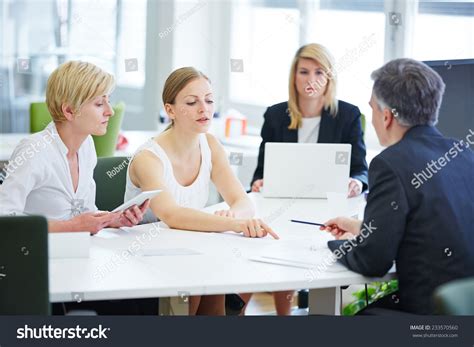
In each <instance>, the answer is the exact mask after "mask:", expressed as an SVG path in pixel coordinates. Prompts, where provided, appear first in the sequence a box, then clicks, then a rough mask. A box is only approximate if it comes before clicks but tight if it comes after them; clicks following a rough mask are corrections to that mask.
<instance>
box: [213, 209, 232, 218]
mask: <svg viewBox="0 0 474 347" xmlns="http://www.w3.org/2000/svg"><path fill="white" fill-rule="evenodd" d="M214 214H215V215H216V216H221V217H229V218H235V213H234V212H233V211H231V210H219V211H215V212H214Z"/></svg>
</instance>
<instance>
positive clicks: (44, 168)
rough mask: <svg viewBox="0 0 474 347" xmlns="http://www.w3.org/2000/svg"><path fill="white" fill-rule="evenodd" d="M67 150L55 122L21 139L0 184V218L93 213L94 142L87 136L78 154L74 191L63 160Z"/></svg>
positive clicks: (64, 217) (47, 216)
mask: <svg viewBox="0 0 474 347" xmlns="http://www.w3.org/2000/svg"><path fill="white" fill-rule="evenodd" d="M67 152H68V149H67V147H66V145H65V144H64V143H63V141H62V140H61V138H60V136H59V134H58V131H57V129H56V126H55V124H54V122H51V123H49V125H48V126H47V127H46V128H45V129H44V130H43V131H40V132H38V133H35V134H32V135H30V136H28V137H27V138H25V139H23V140H22V141H21V142H20V144H18V146H17V147H16V148H15V150H14V152H13V154H12V157H11V159H10V161H9V163H8V165H7V167H6V175H5V176H6V177H5V180H4V182H3V184H2V185H0V215H7V214H8V215H15V214H27V215H30V214H34V215H43V216H45V217H46V218H48V219H53V220H67V219H70V218H72V217H74V216H76V215H78V214H81V213H83V212H86V211H91V212H94V211H96V210H97V207H96V206H95V182H94V177H93V173H94V168H95V165H96V164H97V156H96V152H95V147H94V142H93V140H92V137H91V136H88V137H87V138H86V139H85V140H84V142H83V143H82V145H81V147H80V148H79V151H78V161H79V182H78V186H77V191H76V192H74V188H73V183H72V178H71V172H70V170H69V164H68V161H67V158H66V154H67Z"/></svg>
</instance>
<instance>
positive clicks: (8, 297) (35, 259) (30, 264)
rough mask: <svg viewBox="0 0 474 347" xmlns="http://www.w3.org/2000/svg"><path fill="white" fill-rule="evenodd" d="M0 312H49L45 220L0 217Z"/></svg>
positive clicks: (9, 313)
mask: <svg viewBox="0 0 474 347" xmlns="http://www.w3.org/2000/svg"><path fill="white" fill-rule="evenodd" d="M0 240H1V241H0V315H49V314H50V312H51V308H50V303H49V285H48V222H47V221H46V219H45V218H44V217H41V216H8V217H6V216H2V217H0Z"/></svg>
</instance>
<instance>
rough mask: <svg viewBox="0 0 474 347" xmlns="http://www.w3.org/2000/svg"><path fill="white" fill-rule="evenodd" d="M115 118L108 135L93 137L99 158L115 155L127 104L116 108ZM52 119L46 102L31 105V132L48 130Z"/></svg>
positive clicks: (108, 126) (112, 119) (120, 104)
mask: <svg viewBox="0 0 474 347" xmlns="http://www.w3.org/2000/svg"><path fill="white" fill-rule="evenodd" d="M113 109H114V116H113V117H111V118H110V120H109V124H108V125H107V133H106V134H105V135H103V136H92V138H93V139H94V145H95V151H96V153H97V156H98V157H110V156H113V155H114V153H115V147H116V145H117V139H118V135H119V132H120V127H121V126H122V120H123V115H124V112H125V104H124V103H123V102H119V103H118V104H116V105H115V106H114V107H113ZM51 120H52V118H51V115H50V113H49V111H48V107H47V106H46V103H45V102H33V103H31V104H30V132H31V133H36V132H38V131H41V130H43V129H44V128H46V126H47V125H48V123H49V122H51Z"/></svg>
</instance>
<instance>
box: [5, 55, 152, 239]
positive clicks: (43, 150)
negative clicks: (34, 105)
mask: <svg viewBox="0 0 474 347" xmlns="http://www.w3.org/2000/svg"><path fill="white" fill-rule="evenodd" d="M114 85H115V82H114V77H113V76H112V75H110V74H109V73H107V72H105V71H103V70H102V69H100V68H99V67H97V66H95V65H94V64H91V63H87V62H81V61H69V62H67V63H64V64H62V65H61V66H59V67H58V68H57V69H56V70H55V71H54V72H53V73H52V74H51V76H50V77H49V79H48V84H47V87H46V104H47V106H48V110H49V112H50V113H51V116H52V118H53V121H52V122H51V123H49V125H47V126H46V128H45V129H44V130H43V131H40V132H38V133H35V134H32V135H30V136H29V137H28V138H26V139H24V140H22V141H21V143H20V144H19V145H18V146H17V147H16V148H15V150H14V153H13V155H12V159H11V161H10V163H16V164H17V165H15V166H14V169H13V170H9V174H8V176H7V178H6V179H5V181H4V183H3V184H2V185H1V186H0V201H1V205H0V214H10V215H12V214H38V215H44V216H45V217H46V218H48V226H49V231H50V232H55V231H90V232H92V233H96V232H98V231H99V230H101V229H102V228H104V227H120V226H132V225H135V224H137V223H139V222H140V221H141V220H142V219H143V213H142V212H143V211H145V210H146V208H148V205H149V203H146V204H144V206H142V207H141V209H140V208H138V207H137V206H133V207H132V208H130V209H128V210H126V211H125V212H124V213H110V212H99V211H97V207H96V206H95V193H96V190H95V182H94V178H93V172H94V168H95V165H96V163H97V156H96V153H95V147H94V142H93V140H92V137H91V135H104V134H105V133H106V131H107V124H108V121H109V118H110V117H112V116H113V110H112V107H111V106H110V104H109V94H110V93H111V91H112V90H113V88H114ZM12 166H13V165H12Z"/></svg>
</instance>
